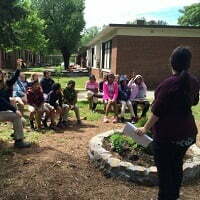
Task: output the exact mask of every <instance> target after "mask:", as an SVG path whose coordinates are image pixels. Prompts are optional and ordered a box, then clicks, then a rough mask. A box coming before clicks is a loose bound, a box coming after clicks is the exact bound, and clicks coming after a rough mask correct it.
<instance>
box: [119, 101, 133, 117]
mask: <svg viewBox="0 0 200 200" xmlns="http://www.w3.org/2000/svg"><path fill="white" fill-rule="evenodd" d="M120 102H121V104H122V107H121V117H124V114H125V110H126V106H127V107H128V109H129V111H130V113H131V117H134V112H133V106H132V103H131V101H120Z"/></svg>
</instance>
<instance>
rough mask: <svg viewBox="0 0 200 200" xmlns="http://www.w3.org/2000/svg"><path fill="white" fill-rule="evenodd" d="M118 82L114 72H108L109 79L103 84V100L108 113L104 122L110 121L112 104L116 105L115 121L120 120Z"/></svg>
mask: <svg viewBox="0 0 200 200" xmlns="http://www.w3.org/2000/svg"><path fill="white" fill-rule="evenodd" d="M118 92H119V91H118V83H117V82H116V81H115V76H114V74H113V73H109V74H108V81H106V82H105V83H104V84H103V100H104V102H105V104H106V113H105V117H104V122H105V123H107V122H109V120H108V113H109V110H110V108H111V106H113V107H114V113H115V116H114V119H113V123H116V122H117V121H118V109H117V97H118Z"/></svg>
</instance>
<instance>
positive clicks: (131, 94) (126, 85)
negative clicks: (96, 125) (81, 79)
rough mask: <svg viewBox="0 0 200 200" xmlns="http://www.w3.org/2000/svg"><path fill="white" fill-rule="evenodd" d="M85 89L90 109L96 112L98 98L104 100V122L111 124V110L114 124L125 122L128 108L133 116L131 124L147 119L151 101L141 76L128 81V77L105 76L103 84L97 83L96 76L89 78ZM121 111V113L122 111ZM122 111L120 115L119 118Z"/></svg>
mask: <svg viewBox="0 0 200 200" xmlns="http://www.w3.org/2000/svg"><path fill="white" fill-rule="evenodd" d="M85 88H86V90H87V98H88V102H89V108H90V109H91V110H92V111H93V112H95V109H96V106H97V103H98V98H103V103H104V105H105V109H104V110H105V116H104V119H103V121H104V122H105V123H108V122H109V118H108V114H109V111H110V110H111V108H113V111H114V118H113V120H112V122H113V123H116V122H118V120H119V119H120V121H121V122H124V120H125V119H124V115H125V111H126V107H128V109H129V111H130V114H131V122H132V123H135V122H137V121H138V120H139V119H140V118H142V117H145V116H146V113H147V111H148V110H149V106H150V104H149V101H148V100H147V99H146V93H147V87H146V84H145V83H144V80H143V77H142V76H141V75H136V76H135V75H133V76H132V78H131V79H128V78H127V76H126V75H121V76H119V75H114V74H113V73H109V74H105V75H104V77H103V80H102V81H101V82H99V83H98V82H97V81H96V78H95V76H94V75H91V76H90V77H89V80H88V81H87V82H86V85H85ZM138 105H140V106H141V108H142V114H141V116H140V117H138ZM120 110H121V111H120ZM119 111H120V115H119V117H118V114H119Z"/></svg>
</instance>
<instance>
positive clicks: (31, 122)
mask: <svg viewBox="0 0 200 200" xmlns="http://www.w3.org/2000/svg"><path fill="white" fill-rule="evenodd" d="M30 125H31V129H33V130H34V129H35V126H34V121H33V120H30Z"/></svg>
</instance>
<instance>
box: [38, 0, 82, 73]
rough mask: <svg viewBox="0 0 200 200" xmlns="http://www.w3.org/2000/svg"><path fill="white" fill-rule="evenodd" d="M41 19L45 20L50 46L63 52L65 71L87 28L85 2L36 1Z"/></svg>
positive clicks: (71, 0) (63, 0) (78, 0)
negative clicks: (82, 33)
mask: <svg viewBox="0 0 200 200" xmlns="http://www.w3.org/2000/svg"><path fill="white" fill-rule="evenodd" d="M35 5H36V6H37V7H38V9H39V12H40V15H41V17H42V18H43V19H44V20H45V23H46V26H47V29H46V35H47V38H48V39H49V46H50V48H52V49H58V50H60V51H61V53H62V55H63V59H64V65H65V69H67V68H68V66H69V58H70V56H71V54H72V53H74V52H75V50H77V48H78V45H79V42H80V39H81V32H82V30H83V28H84V26H85V21H84V14H83V11H84V8H85V1H84V0H56V1H55V0H35Z"/></svg>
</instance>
